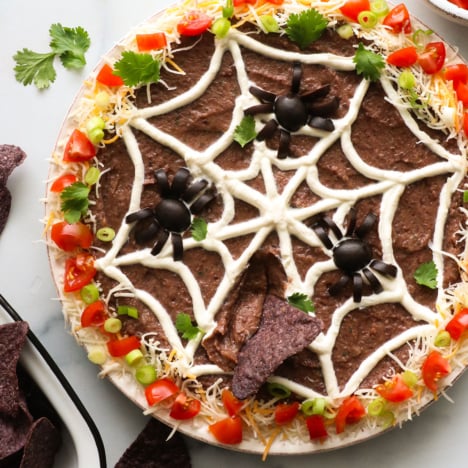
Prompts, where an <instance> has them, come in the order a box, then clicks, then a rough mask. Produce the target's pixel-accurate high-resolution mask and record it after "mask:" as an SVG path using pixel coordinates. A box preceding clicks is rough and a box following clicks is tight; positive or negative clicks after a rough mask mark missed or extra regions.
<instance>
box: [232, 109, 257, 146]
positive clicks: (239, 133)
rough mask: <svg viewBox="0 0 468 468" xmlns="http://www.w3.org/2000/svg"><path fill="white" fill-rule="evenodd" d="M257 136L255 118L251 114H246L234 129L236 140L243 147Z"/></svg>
mask: <svg viewBox="0 0 468 468" xmlns="http://www.w3.org/2000/svg"><path fill="white" fill-rule="evenodd" d="M256 136H257V132H256V131H255V119H254V118H253V117H252V116H251V115H246V116H245V117H244V118H243V119H242V120H241V123H240V124H239V125H238V126H237V127H236V129H235V130H234V136H233V138H234V141H237V143H239V145H241V146H242V148H243V147H244V146H245V145H246V144H247V143H250V142H251V141H252V140H255V138H256Z"/></svg>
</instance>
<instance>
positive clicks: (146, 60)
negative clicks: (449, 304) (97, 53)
mask: <svg viewBox="0 0 468 468" xmlns="http://www.w3.org/2000/svg"><path fill="white" fill-rule="evenodd" d="M160 69H161V63H160V62H159V60H157V59H155V58H154V57H153V56H152V55H151V54H142V53H138V52H132V51H125V52H122V57H121V58H120V60H118V61H117V62H116V63H115V64H114V75H117V76H120V78H122V80H123V82H124V83H125V84H126V85H127V86H141V85H145V84H150V83H157V82H158V81H159V75H160Z"/></svg>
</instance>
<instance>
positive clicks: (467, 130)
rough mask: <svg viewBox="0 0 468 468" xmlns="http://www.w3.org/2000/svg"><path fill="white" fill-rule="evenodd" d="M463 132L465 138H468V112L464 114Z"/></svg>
mask: <svg viewBox="0 0 468 468" xmlns="http://www.w3.org/2000/svg"><path fill="white" fill-rule="evenodd" d="M463 131H464V132H465V136H466V137H467V138H468V110H467V111H465V113H464V114H463Z"/></svg>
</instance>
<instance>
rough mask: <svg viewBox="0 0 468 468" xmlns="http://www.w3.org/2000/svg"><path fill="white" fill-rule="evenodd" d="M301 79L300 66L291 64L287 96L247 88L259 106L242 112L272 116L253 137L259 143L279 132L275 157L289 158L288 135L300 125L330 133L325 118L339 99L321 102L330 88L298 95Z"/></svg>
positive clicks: (323, 87)
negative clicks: (291, 69)
mask: <svg viewBox="0 0 468 468" xmlns="http://www.w3.org/2000/svg"><path fill="white" fill-rule="evenodd" d="M301 79H302V66H301V64H300V63H299V62H294V63H293V73H292V80H291V89H290V91H289V93H287V94H281V95H276V94H274V93H271V92H269V91H265V90H263V89H261V88H257V87H255V86H251V87H250V88H249V91H250V92H251V93H252V94H253V95H254V96H255V97H256V98H257V99H258V100H259V101H260V102H261V103H262V104H258V105H255V106H252V107H249V108H247V109H245V111H244V113H245V115H257V114H264V113H273V114H274V118H272V119H271V120H269V121H268V122H267V123H266V124H265V126H264V127H263V128H262V130H260V132H259V133H258V135H257V140H259V141H263V140H265V139H267V138H270V137H272V136H273V134H274V133H275V131H276V130H277V128H278V127H279V129H280V142H279V147H278V157H279V158H281V159H283V158H286V157H288V156H290V148H289V145H290V142H291V133H292V132H296V131H298V130H299V129H300V128H302V127H303V126H304V125H309V126H311V127H314V128H318V129H321V130H325V131H327V132H331V131H333V130H334V129H335V126H334V124H333V121H332V120H331V119H330V118H329V116H330V115H332V114H333V113H334V112H335V111H336V110H337V109H338V106H339V102H340V101H339V98H338V97H333V98H331V99H329V100H327V101H324V100H323V98H324V97H326V96H327V95H328V94H329V93H330V85H325V86H322V87H320V88H318V89H316V90H314V91H312V92H310V93H306V94H302V95H301V94H299V90H300V86H301Z"/></svg>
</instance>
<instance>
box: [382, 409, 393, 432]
mask: <svg viewBox="0 0 468 468" xmlns="http://www.w3.org/2000/svg"><path fill="white" fill-rule="evenodd" d="M379 416H380V419H381V421H382V426H383V427H384V428H385V429H387V428H389V427H392V426H393V425H394V424H395V415H394V414H393V413H392V412H391V411H388V410H387V411H383V412H382V413H381V414H380V415H379Z"/></svg>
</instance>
